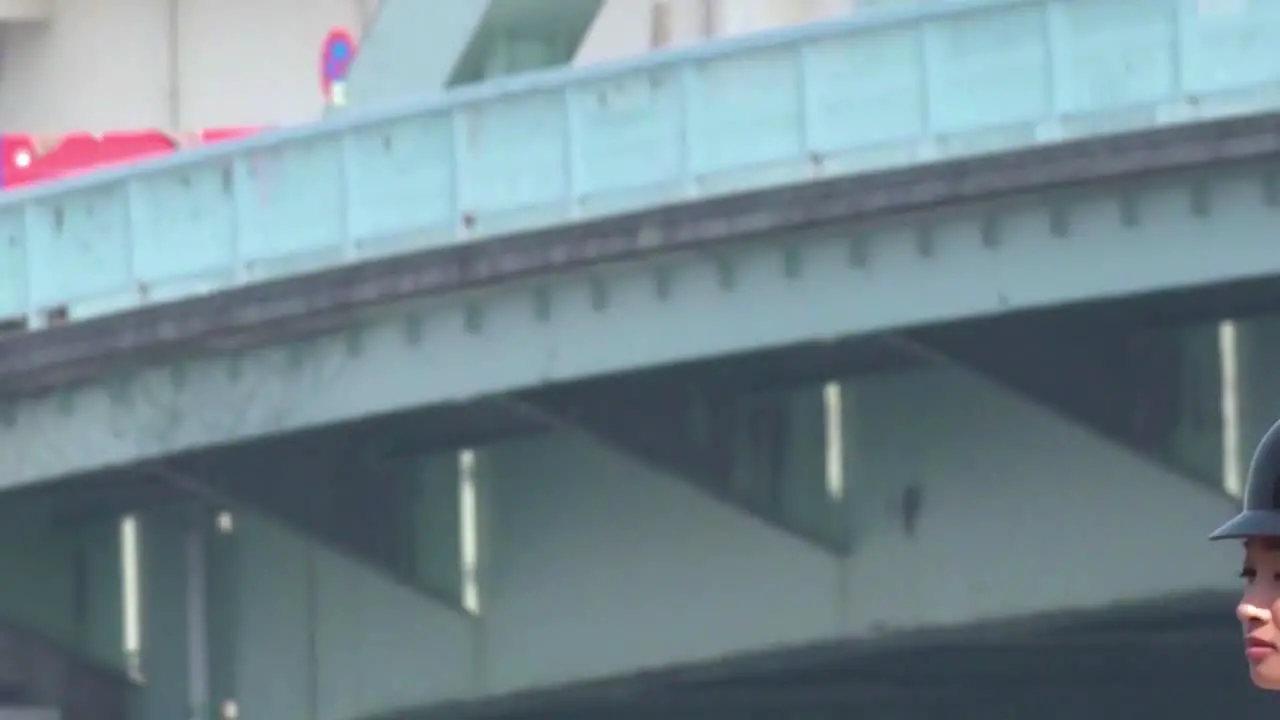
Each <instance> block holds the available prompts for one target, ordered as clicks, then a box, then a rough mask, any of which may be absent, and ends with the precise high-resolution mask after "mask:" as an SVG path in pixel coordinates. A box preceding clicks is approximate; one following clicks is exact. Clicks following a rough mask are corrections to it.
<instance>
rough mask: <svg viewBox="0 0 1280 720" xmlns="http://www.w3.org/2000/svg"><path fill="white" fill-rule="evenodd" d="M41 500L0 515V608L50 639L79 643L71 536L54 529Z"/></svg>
mask: <svg viewBox="0 0 1280 720" xmlns="http://www.w3.org/2000/svg"><path fill="white" fill-rule="evenodd" d="M47 509H48V507H47V506H44V505H37V504H33V503H22V505H21V506H16V507H14V508H13V509H12V510H7V511H5V512H4V517H3V519H0V538H2V539H0V578H3V579H4V583H3V588H0V614H2V615H4V616H5V617H6V618H7V619H8V620H9V621H10V622H13V623H14V624H16V625H18V626H20V627H25V628H29V629H31V630H34V631H36V632H38V633H40V634H42V635H46V636H48V637H50V638H51V639H53V640H54V641H56V642H59V643H62V644H64V645H68V646H71V647H75V646H77V645H79V640H80V637H79V629H80V624H79V619H78V617H77V614H78V608H77V607H76V604H75V592H76V551H77V548H76V546H77V538H76V535H75V533H74V532H67V531H66V530H65V529H64V530H61V531H60V530H58V529H55V528H54V526H53V525H51V524H50V518H49V515H48V514H47V512H46V511H47Z"/></svg>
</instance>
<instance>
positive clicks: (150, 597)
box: [137, 503, 236, 720]
mask: <svg viewBox="0 0 1280 720" xmlns="http://www.w3.org/2000/svg"><path fill="white" fill-rule="evenodd" d="M137 522H138V531H137V532H138V538H139V551H138V555H137V556H138V558H139V567H138V570H137V572H138V576H137V584H138V591H139V597H138V604H139V607H138V611H139V617H138V621H139V627H138V628H137V632H138V635H139V637H138V641H139V644H140V647H139V655H140V657H139V670H140V673H141V675H142V676H143V678H144V679H145V681H146V691H145V692H144V694H143V700H142V702H141V703H140V704H141V708H140V716H141V718H142V720H161V719H163V720H168V719H169V718H186V719H188V720H213V719H214V718H220V717H222V715H223V712H222V710H223V709H224V706H225V708H226V709H234V698H235V693H234V689H233V688H232V687H231V674H230V665H229V662H230V660H231V653H230V649H229V647H227V644H228V643H229V642H230V641H231V639H232V638H233V637H234V632H232V627H231V622H232V621H233V617H232V616H231V613H232V612H234V608H235V604H236V603H235V599H234V594H233V592H232V590H233V588H234V575H233V573H232V572H231V571H230V570H231V569H230V568H229V567H228V547H226V540H225V539H224V538H223V533H222V532H221V531H220V529H219V525H218V522H217V515H216V514H215V513H214V512H213V511H211V510H209V509H207V508H206V507H204V506H202V505H200V504H196V503H191V504H181V505H173V506H165V507H160V508H155V509H151V510H148V511H147V512H145V513H143V514H141V515H139V516H138V519H137Z"/></svg>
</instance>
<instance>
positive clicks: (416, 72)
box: [347, 0, 601, 107]
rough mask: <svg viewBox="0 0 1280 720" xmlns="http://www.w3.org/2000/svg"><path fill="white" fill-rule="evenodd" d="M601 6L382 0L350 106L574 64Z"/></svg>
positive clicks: (529, 0)
mask: <svg viewBox="0 0 1280 720" xmlns="http://www.w3.org/2000/svg"><path fill="white" fill-rule="evenodd" d="M600 5H601V2H600V0H556V2H554V3H548V2H545V0H453V1H452V2H447V3H439V2H423V1H422V0H383V2H382V5H381V8H380V10H379V12H378V16H377V18H376V19H375V21H374V22H373V24H372V26H371V27H370V28H369V30H368V31H367V32H366V35H365V37H363V38H361V42H360V54H359V55H358V56H357V59H356V62H355V63H354V65H353V66H352V69H351V76H350V78H349V79H348V82H347V105H348V106H349V107H369V106H376V105H380V104H386V103H394V102H397V101H406V100H412V99H415V98H420V97H423V96H429V95H433V94H436V93H439V92H440V91H442V90H443V89H444V88H445V87H446V86H449V85H457V84H463V83H470V82H476V81H479V80H483V79H487V78H492V77H497V76H500V75H508V74H513V73H515V72H520V71H523V70H532V69H537V68H547V67H554V66H557V65H564V64H567V63H568V62H569V61H570V60H571V59H572V58H573V54H574V52H575V51H576V50H577V48H578V44H579V43H580V42H581V40H582V37H583V35H585V34H586V31H587V28H588V27H590V25H591V21H592V20H593V19H594V17H595V14H596V13H597V12H598V11H599V8H600Z"/></svg>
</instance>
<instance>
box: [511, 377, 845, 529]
mask: <svg viewBox="0 0 1280 720" xmlns="http://www.w3.org/2000/svg"><path fill="white" fill-rule="evenodd" d="M789 399H790V398H789V396H788V395H787V394H784V393H777V394H774V395H772V396H767V397H765V398H763V399H761V398H747V397H744V396H743V395H741V394H740V393H738V392H734V391H732V390H731V389H728V388H717V387H715V386H713V385H711V384H708V383H705V382H703V383H696V382H680V381H672V380H671V379H670V378H665V377H662V376H656V377H652V378H630V379H614V380H611V381H608V382H604V383H591V384H583V385H577V386H573V387H570V388H556V389H549V390H542V391H535V392H530V393H525V394H522V395H519V396H515V397H512V398H508V399H507V400H505V401H504V402H506V403H507V404H509V405H511V406H512V407H514V408H516V409H517V410H518V411H519V412H521V413H523V414H524V415H526V416H528V417H531V418H534V419H536V420H537V421H539V422H542V423H543V424H544V425H545V426H548V427H562V428H570V429H572V430H574V431H576V432H580V433H583V434H585V435H586V436H588V437H591V438H592V439H594V440H595V441H597V442H599V443H601V444H603V445H605V446H607V447H610V448H612V449H614V450H616V451H618V452H620V453H622V454H624V455H626V456H628V457H630V458H632V459H634V460H637V461H639V462H641V463H643V464H644V465H647V466H648V467H650V468H653V469H655V470H657V471H659V472H662V473H664V474H666V475H668V476H671V477H673V478H677V479H679V480H683V481H685V482H688V483H690V484H691V485H693V486H694V487H695V488H697V489H699V490H701V491H703V492H705V493H707V494H709V495H710V496H712V497H714V498H716V499H717V500H720V501H722V502H725V503H728V504H730V505H732V506H734V507H736V508H738V509H739V510H741V511H743V512H746V513H747V514H749V515H751V516H753V517H756V518H758V519H760V520H762V521H764V522H766V523H768V524H770V525H772V526H774V527H777V528H779V529H781V530H783V531H784V532H787V533H789V534H791V535H794V536H796V537H798V538H800V539H802V540H804V541H805V542H808V543H812V544H816V545H818V546H820V547H822V548H823V549H824V550H827V551H832V552H837V553H844V552H847V551H848V542H849V534H848V532H847V527H846V524H845V523H843V522H841V521H840V518H839V510H838V509H837V511H836V513H835V514H822V517H815V516H813V515H812V514H811V513H809V512H806V511H804V510H798V508H806V509H807V508H812V507H814V506H823V505H824V502H823V501H824V500H825V498H822V499H819V502H817V503H814V502H805V501H801V502H796V499H797V495H799V494H803V493H810V494H812V493H822V492H824V491H825V488H824V485H823V483H822V479H821V477H817V476H814V475H813V474H812V473H809V474H805V473H799V472H795V464H794V463H792V462H791V458H790V457H789V456H790V455H791V454H793V453H794V452H795V450H796V448H795V447H794V443H793V433H792V427H791V412H792V407H791V403H790V402H789ZM766 419H768V420H773V421H776V422H764V420H766ZM816 467H821V463H818V464H817V465H816Z"/></svg>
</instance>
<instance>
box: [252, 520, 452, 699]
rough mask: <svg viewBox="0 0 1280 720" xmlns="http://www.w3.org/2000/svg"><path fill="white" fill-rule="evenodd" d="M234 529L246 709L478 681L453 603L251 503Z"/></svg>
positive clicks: (391, 695) (432, 690) (422, 694)
mask: <svg viewBox="0 0 1280 720" xmlns="http://www.w3.org/2000/svg"><path fill="white" fill-rule="evenodd" d="M234 537H235V542H236V545H237V552H236V557H237V558H238V560H237V562H238V565H239V572H238V574H237V577H236V585H237V588H236V591H237V594H238V596H237V598H236V599H235V602H236V604H237V608H236V618H237V620H238V623H237V625H238V626H237V629H236V633H237V637H236V638H235V648H236V677H235V686H236V692H237V700H238V701H239V703H240V706H241V709H242V712H243V714H244V716H245V717H247V718H253V717H269V718H272V720H346V719H347V718H350V717H353V716H357V715H363V714H368V713H373V712H377V711H381V710H386V709H389V708H392V707H396V706H399V705H413V704H421V703H428V702H438V701H442V700H448V699H456V698H461V697H466V696H469V695H470V694H471V693H472V692H473V689H474V684H473V666H472V659H471V657H472V655H471V653H472V634H471V633H472V631H471V624H470V621H468V620H467V619H466V618H464V617H463V616H462V615H461V614H459V613H458V612H457V611H456V610H454V609H451V608H446V607H444V606H443V605H441V604H440V603H438V602H436V601H434V600H432V599H430V598H428V597H426V596H425V595H423V594H422V593H420V592H418V591H415V590H412V589H409V588H406V587H404V586H402V585H398V584H396V583H394V582H393V581H391V580H390V579H388V578H387V577H386V576H385V575H384V574H382V573H380V572H378V571H377V570H375V569H372V568H369V567H367V566H365V565H362V564H361V563H359V562H357V561H355V560H352V559H350V558H348V557H346V556H342V555H340V554H338V553H335V552H332V551H329V550H327V549H325V548H323V547H320V546H318V545H317V544H316V543H314V542H311V541H309V540H307V539H306V538H304V537H302V536H299V535H297V534H294V533H291V532H289V531H287V530H284V529H282V528H280V527H279V526H276V525H274V524H273V523H271V522H270V521H269V520H266V519H264V518H261V517H258V516H255V515H253V514H251V513H238V514H237V515H236V531H235V535H234Z"/></svg>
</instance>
